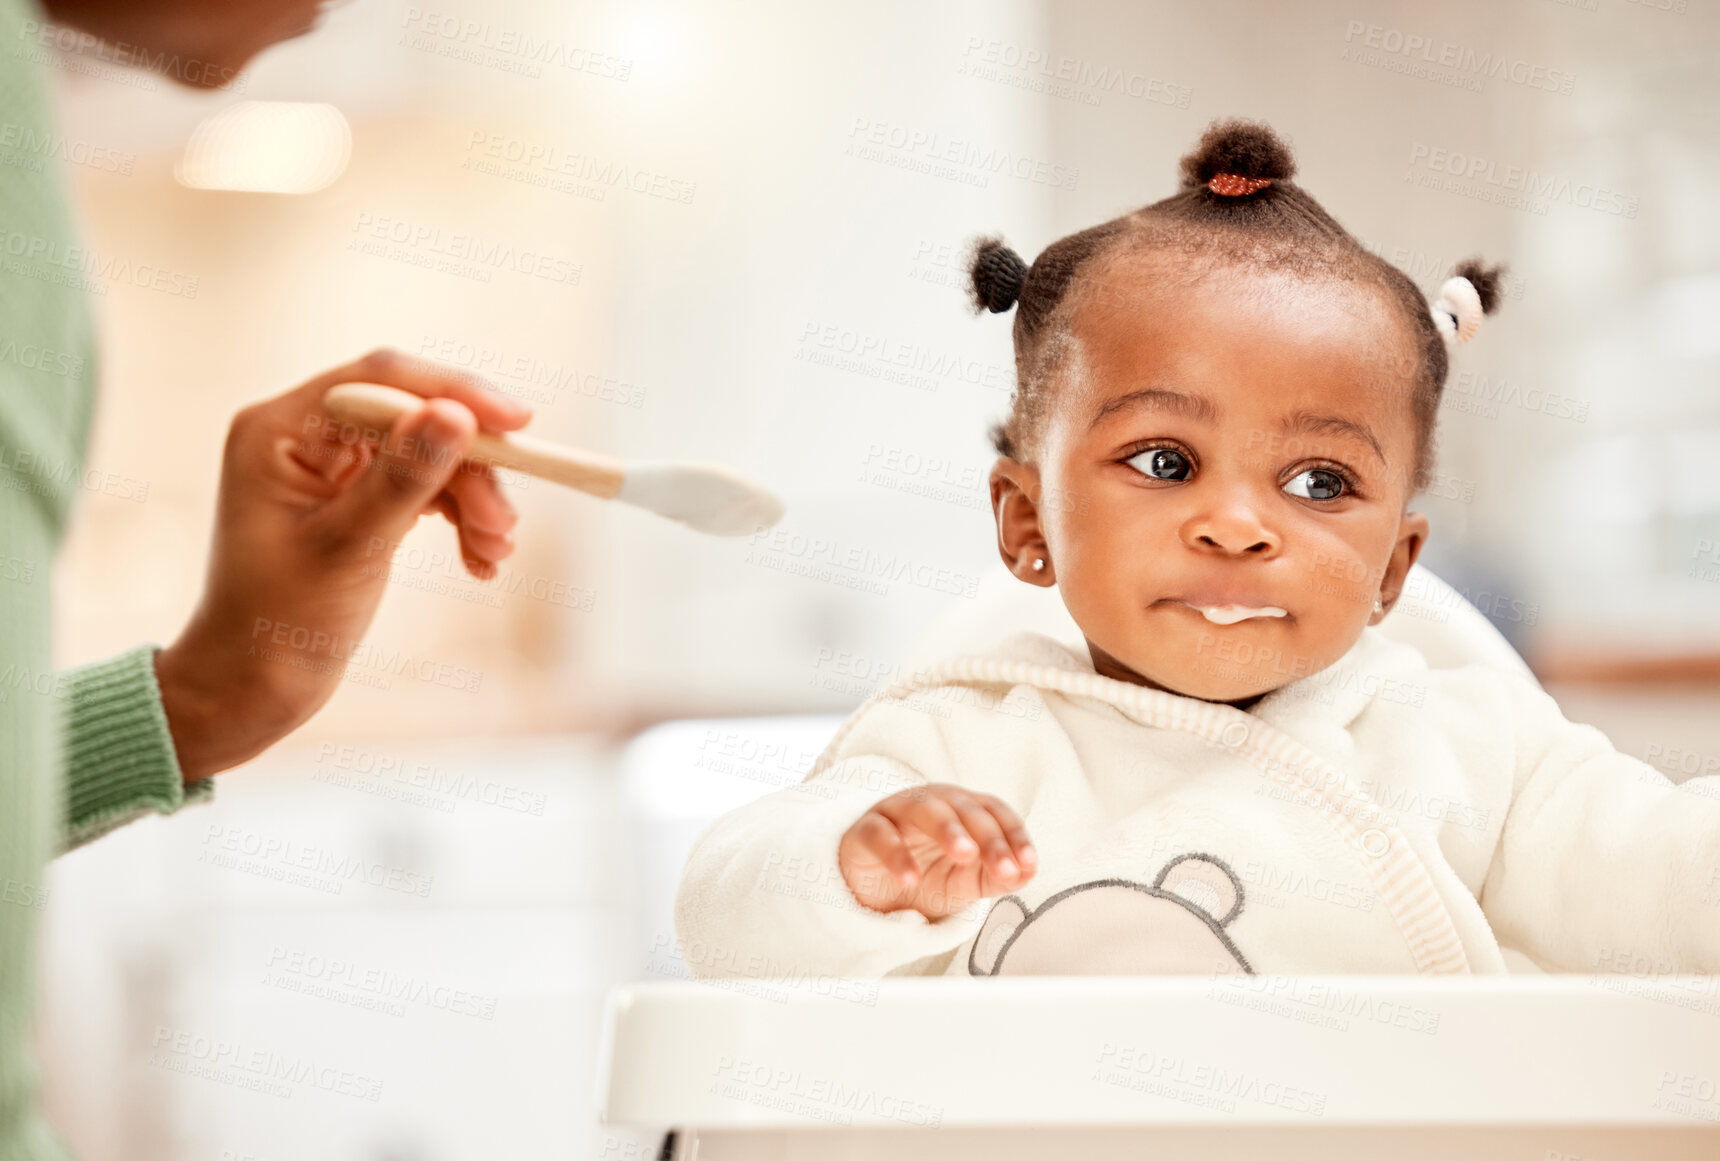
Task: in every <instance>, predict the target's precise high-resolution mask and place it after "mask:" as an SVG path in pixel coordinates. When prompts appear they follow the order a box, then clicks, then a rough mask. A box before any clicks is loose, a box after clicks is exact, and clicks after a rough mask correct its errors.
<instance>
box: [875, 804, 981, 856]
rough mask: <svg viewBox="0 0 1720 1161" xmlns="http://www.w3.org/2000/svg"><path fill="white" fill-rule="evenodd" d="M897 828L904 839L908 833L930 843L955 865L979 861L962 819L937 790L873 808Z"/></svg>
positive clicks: (975, 848) (976, 846) (977, 850)
mask: <svg viewBox="0 0 1720 1161" xmlns="http://www.w3.org/2000/svg"><path fill="white" fill-rule="evenodd" d="M873 809H874V810H876V811H877V812H878V813H879V814H882V815H883V816H884V817H885V818H888V819H889V820H890V821H891V822H893V823H895V824H896V827H897V829H899V830H900V831H902V832H903V834H904V835H906V834H908V833H909V832H910V831H918V832H919V833H921V834H923V835H924V836H926V838H928V839H930V840H931V841H932V842H933V843H934V844H935V845H936V846H937V847H938V848H939V849H940V850H942V851H943V852H944V854H946V855H948V856H949V857H950V859H952V860H953V861H955V862H956V863H958V864H959V863H971V862H972V861H973V860H974V859H976V858H978V857H979V844H977V843H975V842H974V840H973V836H972V835H970V834H969V833H968V831H967V827H965V826H963V825H962V818H961V815H960V814H958V813H957V812H956V809H955V807H953V806H951V805H950V804H949V803H948V802H947V801H945V800H944V797H943V794H942V793H941V792H940V791H939V789H938V788H936V787H921V788H920V790H919V791H917V792H914V793H909V794H899V795H896V796H895V797H893V798H886V799H885V800H884V801H883V802H880V803H879V804H878V805H877V806H875V807H874V808H873Z"/></svg>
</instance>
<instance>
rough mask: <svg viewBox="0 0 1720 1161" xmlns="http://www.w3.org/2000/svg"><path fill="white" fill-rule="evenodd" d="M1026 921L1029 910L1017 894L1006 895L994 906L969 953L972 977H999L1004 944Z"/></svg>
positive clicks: (969, 971)
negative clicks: (998, 972)
mask: <svg viewBox="0 0 1720 1161" xmlns="http://www.w3.org/2000/svg"><path fill="white" fill-rule="evenodd" d="M1026 918H1027V908H1025V907H1023V906H1022V905H1021V900H1020V899H1017V898H1016V897H1015V896H1014V895H1005V896H1004V897H1003V898H1001V899H999V900H998V901H997V902H996V903H993V904H992V905H991V911H990V912H989V913H988V914H987V915H986V917H985V923H984V924H983V925H981V927H980V929H979V936H978V938H976V939H975V940H974V941H973V949H972V950H971V951H969V952H968V974H969V975H971V976H994V975H996V974H997V958H998V956H999V955H1001V954H1003V945H1004V944H1006V943H1008V942H1009V937H1010V936H1012V935H1014V934H1015V929H1016V928H1018V927H1020V926H1021V924H1022V922H1023V921H1025V920H1026Z"/></svg>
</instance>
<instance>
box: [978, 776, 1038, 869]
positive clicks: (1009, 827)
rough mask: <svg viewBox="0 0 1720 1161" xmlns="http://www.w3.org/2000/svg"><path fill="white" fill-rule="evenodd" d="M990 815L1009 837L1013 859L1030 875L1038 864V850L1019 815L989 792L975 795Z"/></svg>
mask: <svg viewBox="0 0 1720 1161" xmlns="http://www.w3.org/2000/svg"><path fill="white" fill-rule="evenodd" d="M975 797H977V798H978V799H979V800H980V801H981V802H982V803H984V804H985V807H986V809H987V810H989V811H991V816H992V817H993V818H995V819H997V825H998V826H999V827H1001V828H1002V829H1003V833H1004V836H1005V837H1006V838H1008V839H1009V845H1010V847H1011V848H1013V849H1014V851H1015V861H1016V862H1018V863H1020V864H1021V869H1022V871H1023V872H1024V873H1025V874H1028V875H1031V874H1033V872H1034V869H1035V868H1037V867H1038V866H1039V851H1038V850H1037V849H1036V848H1035V847H1034V845H1033V840H1032V839H1031V838H1029V837H1028V835H1027V824H1026V823H1024V822H1022V821H1021V816H1020V815H1019V814H1017V813H1015V811H1014V809H1013V808H1012V807H1011V806H1010V805H1009V803H1007V802H1005V801H1004V800H1003V799H1001V798H998V797H995V796H994V795H990V794H979V795H976V796H975Z"/></svg>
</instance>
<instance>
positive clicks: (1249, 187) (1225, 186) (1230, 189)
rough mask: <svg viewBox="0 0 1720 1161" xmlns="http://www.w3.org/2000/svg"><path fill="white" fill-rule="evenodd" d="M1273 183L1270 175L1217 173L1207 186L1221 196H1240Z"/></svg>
mask: <svg viewBox="0 0 1720 1161" xmlns="http://www.w3.org/2000/svg"><path fill="white" fill-rule="evenodd" d="M1271 184H1272V179H1271V178H1269V177H1243V176H1242V175H1241V174H1240V173H1215V174H1213V175H1212V180H1211V181H1209V182H1207V183H1206V188H1207V189H1209V190H1211V191H1212V192H1213V193H1215V194H1217V195H1218V196H1219V197H1221V198H1239V197H1242V196H1243V195H1245V194H1251V193H1254V192H1256V191H1257V190H1263V189H1265V188H1266V187H1267V186H1269V185H1271Z"/></svg>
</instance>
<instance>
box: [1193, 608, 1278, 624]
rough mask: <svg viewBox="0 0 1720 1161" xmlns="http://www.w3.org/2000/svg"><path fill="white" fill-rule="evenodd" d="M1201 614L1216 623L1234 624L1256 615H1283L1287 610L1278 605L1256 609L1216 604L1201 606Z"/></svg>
mask: <svg viewBox="0 0 1720 1161" xmlns="http://www.w3.org/2000/svg"><path fill="white" fill-rule="evenodd" d="M1200 615H1201V616H1203V617H1205V618H1206V619H1207V620H1209V621H1211V622H1212V623H1213V624H1215V625H1234V624H1236V623H1237V622H1239V621H1247V620H1250V619H1252V618H1254V617H1282V616H1285V615H1286V614H1285V611H1284V610H1283V609H1280V608H1278V607H1277V606H1276V605H1267V606H1266V607H1265V608H1260V609H1254V608H1250V607H1248V606H1247V605H1214V606H1212V607H1210V608H1201V610H1200Z"/></svg>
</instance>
